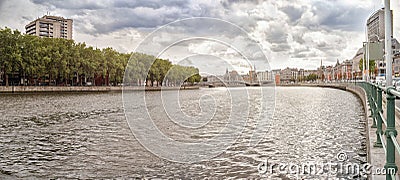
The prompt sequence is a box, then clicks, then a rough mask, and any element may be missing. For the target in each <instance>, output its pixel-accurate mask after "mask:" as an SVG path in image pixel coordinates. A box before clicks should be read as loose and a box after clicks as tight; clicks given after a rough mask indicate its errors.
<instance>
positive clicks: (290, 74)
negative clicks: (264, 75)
mask: <svg viewBox="0 0 400 180" xmlns="http://www.w3.org/2000/svg"><path fill="white" fill-rule="evenodd" d="M298 74H299V73H298V70H297V68H289V67H287V68H286V69H282V70H281V73H280V79H281V80H280V81H281V83H283V82H286V83H288V82H295V81H297V78H298Z"/></svg>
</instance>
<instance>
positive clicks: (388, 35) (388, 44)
mask: <svg viewBox="0 0 400 180" xmlns="http://www.w3.org/2000/svg"><path fill="white" fill-rule="evenodd" d="M385 59H386V85H387V86H388V87H389V86H392V85H393V82H392V16H391V13H390V0H385Z"/></svg>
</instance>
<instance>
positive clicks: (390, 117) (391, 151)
mask: <svg viewBox="0 0 400 180" xmlns="http://www.w3.org/2000/svg"><path fill="white" fill-rule="evenodd" d="M386 1H387V0H386ZM391 90H395V89H394V88H393V87H388V89H387V92H386V108H387V109H386V117H387V119H386V121H387V127H386V130H385V135H386V164H385V169H386V172H391V171H393V170H394V172H395V173H396V172H397V166H396V163H395V162H396V161H395V160H396V156H395V153H396V149H395V146H394V142H393V140H392V138H391V136H394V137H396V136H397V131H396V127H395V104H394V101H395V96H393V94H392V93H391V92H390V91H391ZM392 175H394V174H391V173H386V179H387V180H389V179H392Z"/></svg>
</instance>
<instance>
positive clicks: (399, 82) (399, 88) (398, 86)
mask: <svg viewBox="0 0 400 180" xmlns="http://www.w3.org/2000/svg"><path fill="white" fill-rule="evenodd" d="M393 86H394V88H396V91H400V80H397V81H394V82H393Z"/></svg>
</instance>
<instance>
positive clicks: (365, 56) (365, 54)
mask: <svg viewBox="0 0 400 180" xmlns="http://www.w3.org/2000/svg"><path fill="white" fill-rule="evenodd" d="M366 59H367V45H366V44H364V60H363V62H362V63H363V64H362V80H363V81H365V60H366Z"/></svg>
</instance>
